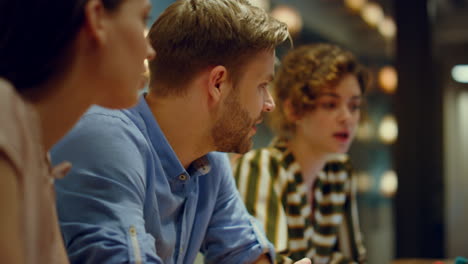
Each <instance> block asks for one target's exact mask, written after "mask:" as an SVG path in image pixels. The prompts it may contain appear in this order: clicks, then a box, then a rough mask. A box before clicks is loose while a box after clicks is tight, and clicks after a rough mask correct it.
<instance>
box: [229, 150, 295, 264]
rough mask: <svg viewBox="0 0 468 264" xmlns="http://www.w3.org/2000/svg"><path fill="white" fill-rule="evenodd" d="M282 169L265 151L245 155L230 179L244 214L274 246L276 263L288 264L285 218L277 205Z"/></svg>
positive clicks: (268, 152) (281, 207)
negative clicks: (262, 229) (232, 181)
mask: <svg viewBox="0 0 468 264" xmlns="http://www.w3.org/2000/svg"><path fill="white" fill-rule="evenodd" d="M281 172H282V168H281V166H280V164H279V162H278V160H277V159H276V158H275V157H274V155H272V154H271V153H270V151H269V150H268V149H260V150H255V151H251V152H248V153H247V154H245V155H244V156H242V157H241V158H240V159H239V161H238V162H237V164H236V165H235V166H234V177H235V180H236V185H237V188H238V190H239V193H240V195H241V197H242V200H243V201H244V203H245V205H246V207H247V210H248V211H249V213H251V214H252V215H253V216H254V217H255V218H257V219H258V220H259V222H260V223H261V224H262V226H263V228H264V229H265V231H266V234H267V237H268V239H269V240H270V241H271V242H272V243H273V244H274V245H275V251H276V253H277V261H278V263H292V261H291V260H289V259H287V258H285V257H284V253H286V254H287V253H288V229H287V220H286V219H287V218H286V214H285V211H284V208H283V206H282V203H281V199H280V197H281V195H280V193H279V192H280V191H281V190H282V186H280V185H281V180H280V181H278V178H279V176H280V174H281Z"/></svg>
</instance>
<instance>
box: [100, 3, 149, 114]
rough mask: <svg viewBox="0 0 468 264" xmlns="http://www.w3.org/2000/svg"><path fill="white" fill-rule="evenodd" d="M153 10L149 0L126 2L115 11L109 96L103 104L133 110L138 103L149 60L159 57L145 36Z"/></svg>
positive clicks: (111, 24)
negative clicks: (146, 60) (131, 108)
mask: <svg viewBox="0 0 468 264" xmlns="http://www.w3.org/2000/svg"><path fill="white" fill-rule="evenodd" d="M150 11H151V4H150V2H149V0H124V1H123V2H122V4H121V6H120V7H119V8H118V9H117V10H115V11H111V14H110V17H109V20H108V21H109V23H108V25H109V34H108V35H107V36H108V43H109V44H108V45H107V47H106V49H107V51H106V56H105V58H106V66H107V67H106V73H107V74H106V75H107V76H106V78H105V79H106V80H108V82H107V83H106V84H105V85H106V87H101V89H102V90H103V91H104V92H105V93H106V95H104V96H103V98H104V99H103V101H104V102H103V103H102V104H101V105H103V106H105V107H109V108H126V107H131V106H133V105H134V104H136V102H137V97H138V90H139V89H140V86H141V83H142V80H143V78H144V77H143V73H144V72H145V65H144V60H145V59H152V58H153V57H154V55H155V52H154V50H153V48H152V47H151V46H150V44H149V42H148V40H147V39H146V37H145V35H144V31H145V28H146V20H147V18H148V15H149V12H150Z"/></svg>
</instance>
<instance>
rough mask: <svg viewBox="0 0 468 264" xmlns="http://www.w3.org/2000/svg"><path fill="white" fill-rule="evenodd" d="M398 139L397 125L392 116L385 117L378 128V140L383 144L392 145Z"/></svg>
mask: <svg viewBox="0 0 468 264" xmlns="http://www.w3.org/2000/svg"><path fill="white" fill-rule="evenodd" d="M397 137H398V124H397V121H396V119H395V117H394V116H393V115H387V116H385V117H384V118H383V119H382V121H381V123H380V126H379V138H380V140H381V141H382V142H383V143H385V144H392V143H394V142H395V141H396V139H397Z"/></svg>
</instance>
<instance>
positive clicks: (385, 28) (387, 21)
mask: <svg viewBox="0 0 468 264" xmlns="http://www.w3.org/2000/svg"><path fill="white" fill-rule="evenodd" d="M378 29H379V32H380V34H382V36H384V37H385V38H387V39H393V38H394V37H395V34H396V30H397V29H396V25H395V21H394V20H393V18H391V17H388V16H387V17H385V18H383V19H382V20H381V21H380V22H379V24H378Z"/></svg>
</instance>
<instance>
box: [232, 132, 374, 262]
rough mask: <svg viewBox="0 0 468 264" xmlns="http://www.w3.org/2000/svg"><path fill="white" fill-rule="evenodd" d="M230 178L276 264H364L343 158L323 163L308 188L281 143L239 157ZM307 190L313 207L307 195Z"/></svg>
mask: <svg viewBox="0 0 468 264" xmlns="http://www.w3.org/2000/svg"><path fill="white" fill-rule="evenodd" d="M234 176H235V178H236V183H237V186H238V188H239V191H240V193H241V197H242V199H243V200H244V202H245V203H246V206H247V209H248V210H249V212H250V213H251V214H253V215H254V216H255V217H257V219H258V220H259V221H260V223H262V224H263V225H264V227H265V229H266V233H267V236H268V238H269V239H270V241H272V242H273V244H274V245H275V249H276V255H277V261H278V262H279V263H292V261H297V260H300V259H302V258H304V257H309V258H310V259H312V260H313V263H314V264H337V263H340V264H342V263H364V262H365V260H366V250H365V248H364V246H363V242H362V235H361V231H360V228H359V222H358V215H357V204H356V191H355V188H353V183H354V180H353V177H352V173H351V167H350V164H349V161H348V158H347V156H346V155H336V156H335V157H333V158H331V159H330V160H328V161H327V163H326V164H325V166H324V168H323V169H322V171H320V172H319V174H318V176H317V179H316V180H315V182H314V184H313V187H312V188H313V189H312V190H311V189H309V188H308V187H307V185H306V184H305V183H304V181H303V177H302V174H301V170H300V166H299V163H298V162H297V161H296V160H295V158H294V156H293V154H292V152H291V151H290V149H288V147H287V143H286V142H285V141H278V140H275V141H274V143H273V144H272V145H271V146H270V147H267V148H263V149H258V150H253V151H250V152H248V153H247V154H245V155H244V156H242V157H241V158H240V159H239V161H238V163H237V166H236V167H235V173H234ZM310 192H312V194H313V195H314V199H312V203H313V204H311V203H310V200H309V199H308V194H309V193H310Z"/></svg>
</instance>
